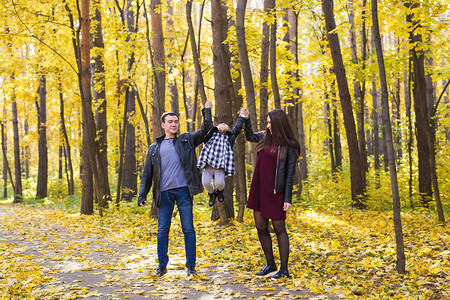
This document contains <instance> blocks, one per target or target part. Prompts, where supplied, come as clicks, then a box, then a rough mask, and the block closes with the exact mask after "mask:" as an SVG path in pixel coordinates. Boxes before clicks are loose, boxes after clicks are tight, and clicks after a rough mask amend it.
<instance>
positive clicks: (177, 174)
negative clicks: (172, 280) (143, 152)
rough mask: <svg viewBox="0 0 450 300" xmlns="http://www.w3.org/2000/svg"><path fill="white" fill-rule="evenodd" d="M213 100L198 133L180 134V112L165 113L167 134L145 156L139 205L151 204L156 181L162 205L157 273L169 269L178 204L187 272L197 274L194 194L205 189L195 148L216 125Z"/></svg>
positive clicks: (158, 201)
mask: <svg viewBox="0 0 450 300" xmlns="http://www.w3.org/2000/svg"><path fill="white" fill-rule="evenodd" d="M211 108H212V102H211V101H206V103H205V108H204V109H203V110H202V113H203V124H202V127H201V129H199V130H197V131H196V132H194V133H188V132H187V133H184V134H181V135H179V134H178V127H179V124H178V116H177V114H175V113H173V112H166V113H164V114H163V115H162V116H161V126H162V128H163V129H164V135H163V136H161V137H159V138H157V139H156V142H154V143H153V144H151V145H150V147H149V149H148V153H147V157H146V159H145V167H144V172H143V174H142V179H141V186H140V188H139V196H138V205H139V206H145V205H146V204H147V194H148V192H149V191H150V188H151V186H152V184H153V198H154V201H156V206H157V207H158V235H157V241H158V247H157V249H158V258H159V266H158V269H157V270H156V275H157V276H163V275H164V274H166V273H167V264H168V262H169V256H168V255H167V251H168V247H169V231H170V224H171V222H172V212H173V208H174V205H175V204H176V205H177V206H178V211H179V213H180V221H181V227H182V230H183V234H184V243H185V251H186V268H187V274H188V276H189V275H196V274H197V272H196V271H195V262H196V251H197V250H196V238H195V229H194V222H193V213H192V206H193V205H192V203H193V196H194V195H197V194H199V193H201V192H202V191H203V186H202V183H201V178H200V171H199V170H198V168H197V156H196V154H195V148H196V147H197V146H198V145H200V144H201V143H203V139H204V137H205V136H206V134H207V133H208V131H209V130H210V129H211V128H212V117H211Z"/></svg>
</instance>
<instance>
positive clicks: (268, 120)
mask: <svg viewBox="0 0 450 300" xmlns="http://www.w3.org/2000/svg"><path fill="white" fill-rule="evenodd" d="M266 127H267V129H269V131H270V134H272V122H271V121H270V117H269V116H267V125H266Z"/></svg>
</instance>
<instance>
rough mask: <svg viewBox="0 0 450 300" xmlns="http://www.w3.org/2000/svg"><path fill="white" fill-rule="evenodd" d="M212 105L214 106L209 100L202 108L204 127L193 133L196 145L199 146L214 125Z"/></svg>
mask: <svg viewBox="0 0 450 300" xmlns="http://www.w3.org/2000/svg"><path fill="white" fill-rule="evenodd" d="M212 106H213V104H212V102H211V101H209V100H208V101H206V103H205V108H203V109H202V114H203V123H202V127H201V128H200V129H199V130H197V131H196V132H194V133H193V134H192V139H193V142H194V147H197V146H198V145H200V144H201V143H203V140H204V139H205V136H206V134H207V133H208V132H209V131H210V130H211V128H212V127H213V123H212V114H211V108H212Z"/></svg>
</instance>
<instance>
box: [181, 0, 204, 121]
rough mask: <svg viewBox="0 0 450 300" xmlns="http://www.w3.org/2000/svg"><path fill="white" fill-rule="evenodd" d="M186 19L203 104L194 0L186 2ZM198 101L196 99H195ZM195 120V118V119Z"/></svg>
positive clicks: (202, 84)
mask: <svg viewBox="0 0 450 300" xmlns="http://www.w3.org/2000/svg"><path fill="white" fill-rule="evenodd" d="M186 19H187V23H188V30H189V38H190V39H191V51H192V59H193V60H194V67H195V74H196V76H197V84H198V88H199V91H200V97H201V99H202V103H205V102H206V100H207V99H206V93H205V85H204V83H203V75H202V69H201V66H200V59H199V53H198V49H197V45H196V44H195V33H194V25H193V24H192V0H188V1H186ZM194 101H196V99H194ZM193 119H194V120H195V116H194V118H193Z"/></svg>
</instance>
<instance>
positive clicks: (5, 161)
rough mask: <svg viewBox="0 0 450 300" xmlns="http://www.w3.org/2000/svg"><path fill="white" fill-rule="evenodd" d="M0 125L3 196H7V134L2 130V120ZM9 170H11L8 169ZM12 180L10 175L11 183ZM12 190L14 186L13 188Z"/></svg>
mask: <svg viewBox="0 0 450 300" xmlns="http://www.w3.org/2000/svg"><path fill="white" fill-rule="evenodd" d="M1 126H2V153H3V198H5V199H6V198H8V170H9V165H8V159H7V158H8V155H7V150H8V148H7V144H6V141H7V140H8V139H7V135H6V131H5V130H4V124H3V122H1ZM9 172H11V170H9ZM13 182H14V181H13V180H12V177H11V183H13ZM13 190H14V188H13Z"/></svg>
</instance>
